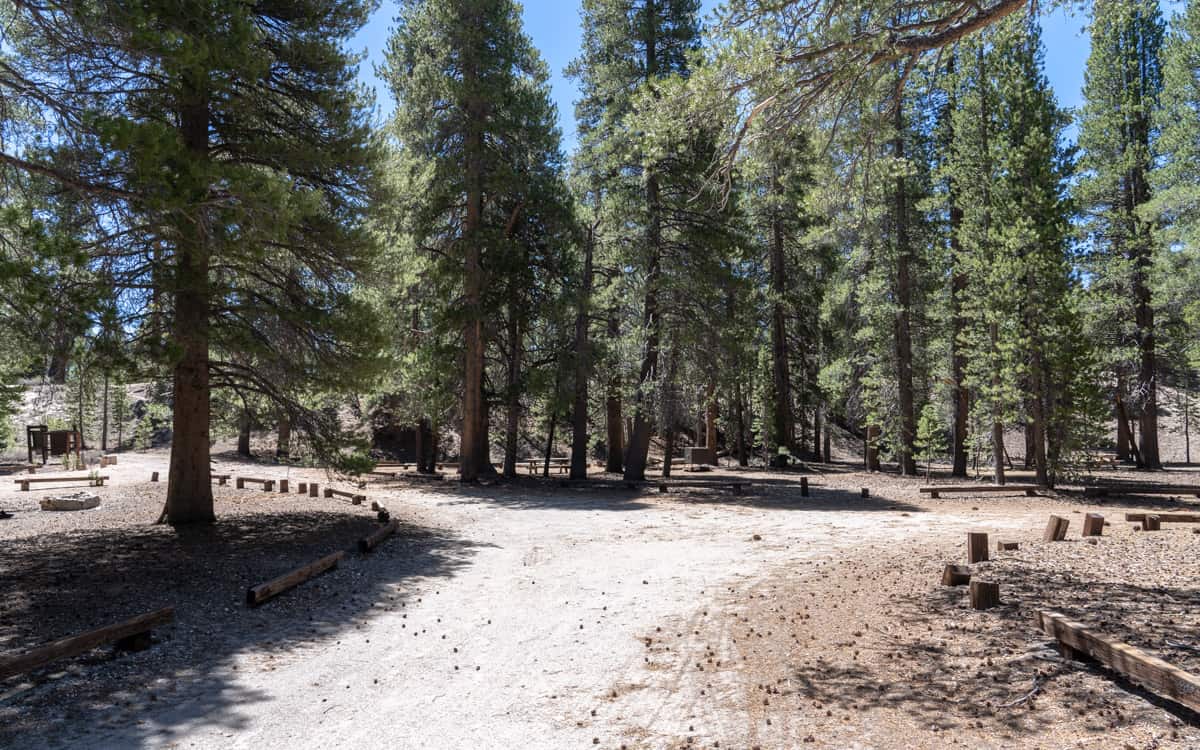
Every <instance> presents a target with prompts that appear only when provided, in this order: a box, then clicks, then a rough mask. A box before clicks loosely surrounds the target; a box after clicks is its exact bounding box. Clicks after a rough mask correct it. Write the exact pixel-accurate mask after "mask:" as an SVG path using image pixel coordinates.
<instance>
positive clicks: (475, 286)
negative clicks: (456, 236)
mask: <svg viewBox="0 0 1200 750" xmlns="http://www.w3.org/2000/svg"><path fill="white" fill-rule="evenodd" d="M476 64H477V63H476V61H475V60H474V59H473V57H472V55H471V53H470V50H467V51H466V54H464V59H463V61H462V78H463V87H464V88H465V89H466V90H467V91H472V92H475V93H473V95H472V98H471V99H469V100H468V101H467V103H466V133H465V138H464V143H463V159H464V172H465V173H464V177H465V188H466V196H465V198H466V212H465V216H464V221H463V243H462V244H463V247H464V252H465V255H464V259H463V277H464V285H463V286H464V293H463V306H464V307H465V309H466V324H465V326H464V330H463V360H464V362H463V404H462V425H463V429H462V449H461V456H460V457H459V476H460V479H461V481H463V482H477V481H479V476H480V474H481V473H483V471H484V464H485V463H487V462H488V457H487V455H486V454H485V453H484V451H485V450H486V447H487V444H486V441H487V438H486V437H485V435H484V420H485V419H486V415H485V414H484V409H485V407H484V403H483V370H484V349H485V343H484V336H483V309H482V303H483V285H484V270H483V264H482V261H483V242H484V239H483V234H482V229H483V176H484V175H483V171H484V163H485V158H486V154H485V145H484V142H483V128H484V126H485V123H486V119H487V111H486V107H485V105H484V103H483V101H481V99H480V95H479V94H478V93H477V92H476V91H475V90H476V89H478V88H479V85H480V84H479V71H478V70H477V69H476V67H475V66H476Z"/></svg>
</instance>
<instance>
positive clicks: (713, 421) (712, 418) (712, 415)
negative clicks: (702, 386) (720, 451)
mask: <svg viewBox="0 0 1200 750" xmlns="http://www.w3.org/2000/svg"><path fill="white" fill-rule="evenodd" d="M704 404H705V409H704V447H705V448H712V449H713V451H714V452H715V451H716V449H717V417H718V416H719V413H718V411H717V386H716V385H715V384H713V383H709V384H708V392H707V393H706V394H705V399H704Z"/></svg>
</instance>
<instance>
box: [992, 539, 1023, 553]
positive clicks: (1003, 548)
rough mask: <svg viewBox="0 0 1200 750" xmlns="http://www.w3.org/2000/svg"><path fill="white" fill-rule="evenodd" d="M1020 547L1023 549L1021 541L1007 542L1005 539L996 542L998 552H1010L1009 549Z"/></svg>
mask: <svg viewBox="0 0 1200 750" xmlns="http://www.w3.org/2000/svg"><path fill="white" fill-rule="evenodd" d="M1018 549H1021V543H1020V542H1005V541H999V542H996V551H997V552H1009V551H1012V550H1018Z"/></svg>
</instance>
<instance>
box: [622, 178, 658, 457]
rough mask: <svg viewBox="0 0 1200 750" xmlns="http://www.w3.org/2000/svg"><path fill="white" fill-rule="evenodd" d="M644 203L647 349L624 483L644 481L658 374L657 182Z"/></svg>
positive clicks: (651, 181)
mask: <svg viewBox="0 0 1200 750" xmlns="http://www.w3.org/2000/svg"><path fill="white" fill-rule="evenodd" d="M646 182H647V185H646V199H647V202H648V203H649V204H650V206H651V211H650V228H649V231H648V232H647V244H648V245H649V246H650V248H651V250H650V251H651V253H652V255H651V259H650V265H649V268H648V273H647V274H646V302H645V310H644V312H643V325H644V327H645V329H646V349H645V353H644V355H643V357H642V369H641V373H640V375H639V377H638V390H637V393H636V395H635V396H634V407H633V431H632V432H631V434H630V436H629V450H628V451H627V452H626V457H625V474H624V478H625V480H626V481H641V480H643V479H645V478H646V461H647V458H648V457H649V454H650V416H649V414H648V413H647V412H648V404H647V403H646V398H647V391H648V390H649V389H650V386H651V384H652V383H653V381H654V379H655V377H656V376H657V372H658V355H659V352H658V348H659V339H660V328H661V320H660V316H659V312H658V289H657V287H658V282H659V276H660V263H661V257H660V242H661V237H660V234H659V232H660V229H659V218H658V211H659V202H658V179H657V178H655V177H654V176H651V177H649V178H648V179H647V181H646Z"/></svg>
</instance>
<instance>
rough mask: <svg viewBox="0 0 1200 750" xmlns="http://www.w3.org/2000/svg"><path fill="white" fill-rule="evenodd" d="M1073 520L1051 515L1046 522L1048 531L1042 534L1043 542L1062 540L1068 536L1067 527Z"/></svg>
mask: <svg viewBox="0 0 1200 750" xmlns="http://www.w3.org/2000/svg"><path fill="white" fill-rule="evenodd" d="M1070 525H1071V522H1070V521H1068V520H1067V519H1065V518H1063V517H1061V516H1050V520H1049V522H1047V523H1046V531H1045V533H1044V534H1042V541H1043V542H1061V541H1062V540H1063V539H1066V538H1067V527H1068V526H1070Z"/></svg>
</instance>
